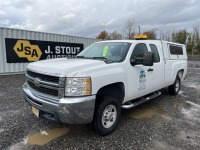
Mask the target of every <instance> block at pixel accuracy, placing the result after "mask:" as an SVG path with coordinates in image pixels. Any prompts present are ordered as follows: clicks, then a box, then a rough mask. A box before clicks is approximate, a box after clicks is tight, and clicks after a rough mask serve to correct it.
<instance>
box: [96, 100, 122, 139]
mask: <svg viewBox="0 0 200 150" xmlns="http://www.w3.org/2000/svg"><path fill="white" fill-rule="evenodd" d="M101 100H102V102H101V103H100V104H99V105H98V106H97V107H96V110H95V114H94V119H93V123H92V125H93V128H94V131H95V132H96V133H97V134H99V135H101V136H105V135H108V134H110V133H111V132H113V131H114V129H115V128H116V127H117V124H118V121H119V116H120V114H121V104H120V102H119V101H118V100H117V99H115V98H112V97H102V99H101Z"/></svg>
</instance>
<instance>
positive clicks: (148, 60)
mask: <svg viewBox="0 0 200 150" xmlns="http://www.w3.org/2000/svg"><path fill="white" fill-rule="evenodd" d="M153 56H154V53H153V52H144V54H143V57H136V58H135V59H133V58H131V59H130V63H131V65H132V66H135V65H144V66H153Z"/></svg>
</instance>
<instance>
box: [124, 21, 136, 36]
mask: <svg viewBox="0 0 200 150" xmlns="http://www.w3.org/2000/svg"><path fill="white" fill-rule="evenodd" d="M134 24H135V23H134V20H130V19H129V20H127V22H126V23H125V25H124V27H123V28H122V31H123V33H124V35H125V38H128V39H133V38H134V37H133V36H134V35H135V31H134Z"/></svg>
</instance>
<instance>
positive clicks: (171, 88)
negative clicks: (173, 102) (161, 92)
mask: <svg viewBox="0 0 200 150" xmlns="http://www.w3.org/2000/svg"><path fill="white" fill-rule="evenodd" d="M180 86H181V80H180V77H179V76H178V75H177V76H176V79H175V81H174V83H173V84H172V85H170V86H169V87H168V92H169V94H171V95H177V94H178V92H179V90H180Z"/></svg>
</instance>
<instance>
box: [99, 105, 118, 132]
mask: <svg viewBox="0 0 200 150" xmlns="http://www.w3.org/2000/svg"><path fill="white" fill-rule="evenodd" d="M116 118H117V109H116V107H115V106H114V105H108V106H107V107H106V108H105V109H104V111H103V115H102V125H103V127H104V128H110V127H111V126H112V125H113V124H114V123H115V121H116Z"/></svg>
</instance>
